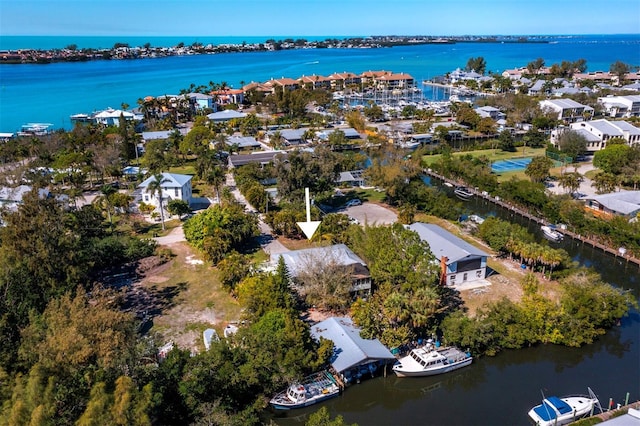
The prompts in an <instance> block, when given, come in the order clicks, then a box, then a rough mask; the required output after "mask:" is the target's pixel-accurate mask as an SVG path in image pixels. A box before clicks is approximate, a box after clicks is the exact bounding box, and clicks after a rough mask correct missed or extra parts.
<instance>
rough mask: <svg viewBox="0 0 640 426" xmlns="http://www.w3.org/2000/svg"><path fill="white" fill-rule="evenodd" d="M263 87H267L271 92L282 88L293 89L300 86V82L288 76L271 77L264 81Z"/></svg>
mask: <svg viewBox="0 0 640 426" xmlns="http://www.w3.org/2000/svg"><path fill="white" fill-rule="evenodd" d="M264 87H266V88H269V89H270V91H271V93H275V92H276V89H278V88H281V89H282V90H295V89H297V88H298V87H300V83H299V82H298V81H297V80H294V79H292V78H289V77H282V78H278V79H273V78H272V79H271V80H269V81H267V82H265V83H264Z"/></svg>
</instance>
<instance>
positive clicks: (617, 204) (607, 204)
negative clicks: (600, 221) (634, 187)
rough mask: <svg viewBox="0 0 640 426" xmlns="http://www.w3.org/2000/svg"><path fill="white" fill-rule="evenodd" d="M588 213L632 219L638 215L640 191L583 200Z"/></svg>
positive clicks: (639, 212)
mask: <svg viewBox="0 0 640 426" xmlns="http://www.w3.org/2000/svg"><path fill="white" fill-rule="evenodd" d="M585 206H586V207H587V209H588V211H590V212H591V213H593V214H595V215H596V216H603V217H613V216H623V217H626V218H629V219H633V218H635V217H637V216H638V214H640V191H621V192H612V193H610V194H602V195H595V196H592V197H587V198H585Z"/></svg>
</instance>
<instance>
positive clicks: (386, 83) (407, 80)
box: [374, 73, 415, 90]
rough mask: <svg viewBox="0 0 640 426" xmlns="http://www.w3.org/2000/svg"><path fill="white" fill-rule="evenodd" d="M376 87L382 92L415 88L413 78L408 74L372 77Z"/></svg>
mask: <svg viewBox="0 0 640 426" xmlns="http://www.w3.org/2000/svg"><path fill="white" fill-rule="evenodd" d="M374 80H375V82H376V87H377V88H378V89H384V90H394V89H401V90H404V89H411V88H413V87H414V86H415V80H414V78H413V77H412V76H411V75H409V74H404V73H398V74H383V75H381V76H379V77H374Z"/></svg>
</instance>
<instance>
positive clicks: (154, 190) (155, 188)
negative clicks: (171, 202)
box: [147, 173, 169, 231]
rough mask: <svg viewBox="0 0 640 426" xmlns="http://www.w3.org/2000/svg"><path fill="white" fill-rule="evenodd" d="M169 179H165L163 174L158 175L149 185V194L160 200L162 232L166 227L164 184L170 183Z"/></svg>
mask: <svg viewBox="0 0 640 426" xmlns="http://www.w3.org/2000/svg"><path fill="white" fill-rule="evenodd" d="M168 181H169V179H167V178H165V177H164V175H163V174H162V173H158V174H156V175H154V176H153V179H152V180H151V181H150V182H149V184H148V185H147V192H148V193H149V194H151V196H152V197H156V199H157V200H158V209H159V210H160V221H161V222H162V230H163V231H164V230H165V227H164V208H163V206H162V184H163V183H165V182H168Z"/></svg>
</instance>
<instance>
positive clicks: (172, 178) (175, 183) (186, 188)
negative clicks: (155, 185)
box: [138, 172, 193, 206]
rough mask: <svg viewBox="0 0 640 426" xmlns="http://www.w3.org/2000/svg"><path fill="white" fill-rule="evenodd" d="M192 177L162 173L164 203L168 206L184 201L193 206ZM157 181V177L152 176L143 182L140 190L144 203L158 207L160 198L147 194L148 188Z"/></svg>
mask: <svg viewBox="0 0 640 426" xmlns="http://www.w3.org/2000/svg"><path fill="white" fill-rule="evenodd" d="M192 177H193V176H190V175H179V174H176V173H166V172H165V173H162V181H161V183H162V201H163V205H164V206H166V205H167V203H168V202H169V201H171V200H183V201H186V202H187V203H189V204H191V202H192V189H191V178H192ZM155 180H156V177H155V176H150V177H149V178H147V179H146V180H145V181H144V182H142V183H141V184H140V185H139V186H138V188H140V189H141V190H142V201H143V202H144V203H146V204H155V205H156V206H157V205H158V198H157V196H156V194H155V193H154V194H152V193H150V192H147V188H148V187H149V184H150V183H151V182H154V181H155Z"/></svg>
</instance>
